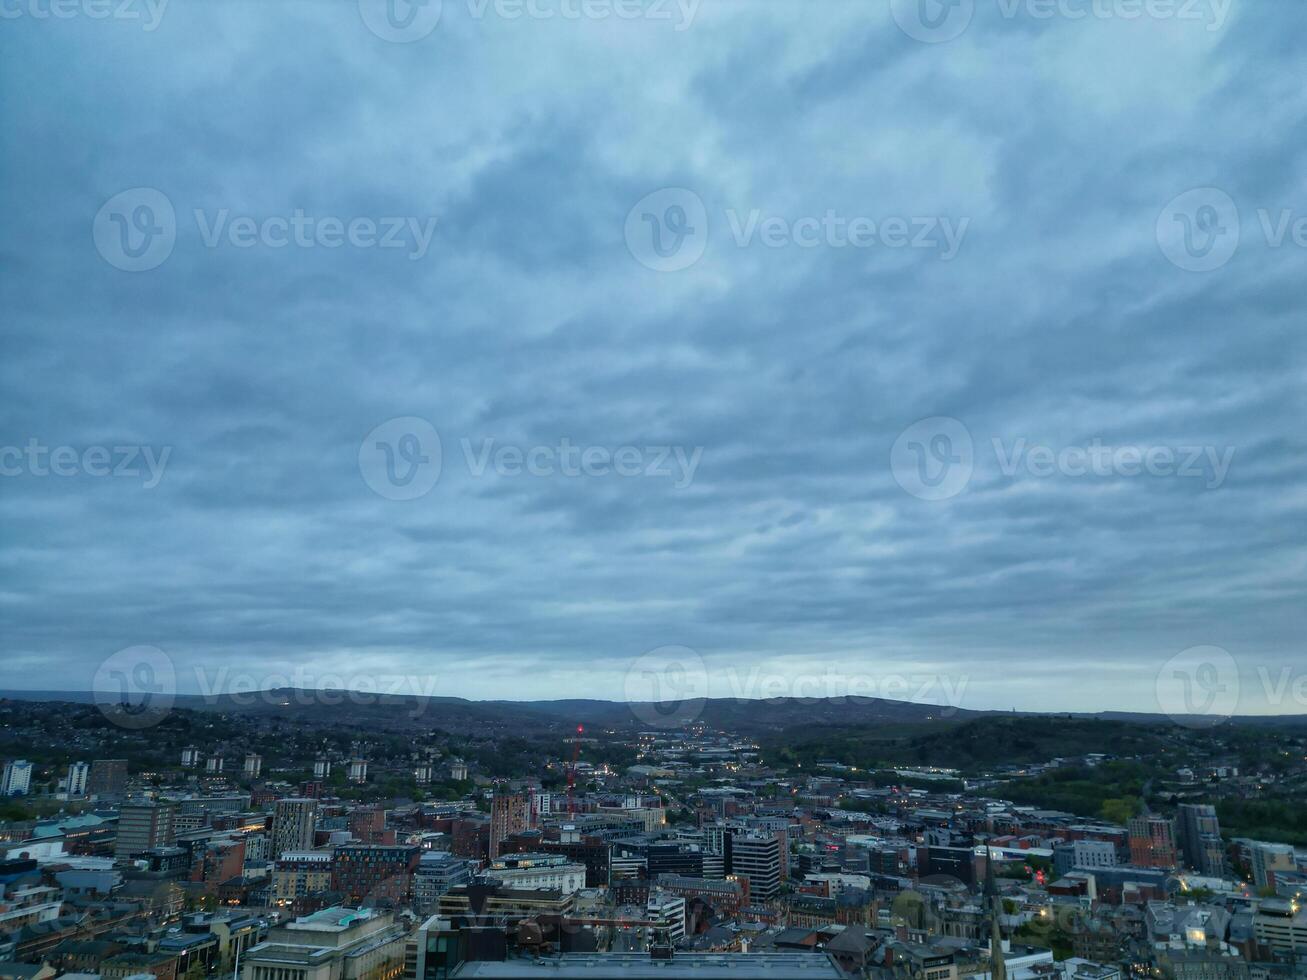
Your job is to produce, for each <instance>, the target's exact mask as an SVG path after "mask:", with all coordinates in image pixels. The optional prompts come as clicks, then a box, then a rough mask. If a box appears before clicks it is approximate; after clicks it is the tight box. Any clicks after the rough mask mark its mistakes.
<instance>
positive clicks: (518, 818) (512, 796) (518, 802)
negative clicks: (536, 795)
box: [490, 793, 530, 861]
mask: <svg viewBox="0 0 1307 980" xmlns="http://www.w3.org/2000/svg"><path fill="white" fill-rule="evenodd" d="M529 818H530V813H529V809H528V807H527V801H526V797H525V796H523V795H522V794H521V793H496V794H495V796H494V799H493V800H491V802H490V860H492V861H493V860H495V858H497V857H499V855H500V847H501V845H502V844H503V842H504V838H505V837H508V836H509V835H510V834H520V833H521V832H522V831H524V830H526V829H527V825H528V821H529Z"/></svg>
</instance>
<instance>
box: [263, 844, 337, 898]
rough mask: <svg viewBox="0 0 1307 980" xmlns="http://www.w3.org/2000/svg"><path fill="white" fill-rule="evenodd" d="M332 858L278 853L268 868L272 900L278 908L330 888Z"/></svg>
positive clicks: (320, 853)
mask: <svg viewBox="0 0 1307 980" xmlns="http://www.w3.org/2000/svg"><path fill="white" fill-rule="evenodd" d="M332 859H333V854H332V852H331V851H330V850H321V851H295V850H288V851H282V852H281V853H280V854H279V855H278V856H277V857H276V858H275V859H274V860H273V865H272V900H273V902H274V903H276V904H277V905H280V906H287V905H293V904H294V903H295V901H296V899H300V898H304V897H306V896H308V895H313V894H317V893H319V892H325V891H327V890H329V889H330V888H331V878H332V872H333V870H334V869H333V866H332Z"/></svg>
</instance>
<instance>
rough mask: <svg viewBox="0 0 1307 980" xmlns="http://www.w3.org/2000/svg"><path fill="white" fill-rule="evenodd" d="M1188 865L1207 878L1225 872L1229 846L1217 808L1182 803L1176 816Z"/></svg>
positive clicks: (1202, 804)
mask: <svg viewBox="0 0 1307 980" xmlns="http://www.w3.org/2000/svg"><path fill="white" fill-rule="evenodd" d="M1176 823H1177V830H1178V831H1179V835H1180V847H1181V850H1182V852H1183V854H1184V860H1185V864H1187V865H1189V867H1191V868H1193V869H1194V870H1195V871H1199V872H1201V873H1202V874H1205V875H1213V876H1217V877H1219V876H1220V875H1221V874H1222V873H1223V872H1224V871H1225V845H1224V843H1222V841H1221V823H1220V821H1219V820H1217V818H1216V807H1214V806H1211V805H1210V804H1207V803H1181V804H1180V809H1179V813H1178V814H1177V817H1176Z"/></svg>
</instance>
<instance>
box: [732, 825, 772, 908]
mask: <svg viewBox="0 0 1307 980" xmlns="http://www.w3.org/2000/svg"><path fill="white" fill-rule="evenodd" d="M730 873H731V874H733V875H738V876H742V877H745V878H748V879H749V894H750V896H751V897H752V898H753V900H754V901H760V902H765V901H767V900H768V899H772V898H775V897H776V895H777V894H778V893H779V892H780V890H781V842H780V839H779V838H778V837H777V836H776V835H775V834H736V835H735V837H734V839H733V840H732V841H731V868H730Z"/></svg>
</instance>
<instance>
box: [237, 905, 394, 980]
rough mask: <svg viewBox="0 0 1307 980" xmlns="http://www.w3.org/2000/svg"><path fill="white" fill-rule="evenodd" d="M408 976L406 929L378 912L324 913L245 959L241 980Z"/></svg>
mask: <svg viewBox="0 0 1307 980" xmlns="http://www.w3.org/2000/svg"><path fill="white" fill-rule="evenodd" d="M403 970H404V928H403V927H402V926H399V925H396V924H395V921H394V916H393V915H392V914H391V913H390V912H383V911H380V910H378V909H351V908H340V907H332V908H326V909H322V910H321V911H319V912H314V913H313V914H312V915H307V916H304V917H302V918H298V919H295V920H294V921H292V922H288V923H286V924H285V925H281V926H277V927H275V928H273V929H271V930H269V932H268V938H267V939H266V940H264V941H263V942H261V943H259V944H258V945H257V946H253V947H251V948H250V949H249V950H247V951H246V953H245V955H244V956H242V957H241V978H242V980H395V978H398V977H400V976H401V975H402V974H403Z"/></svg>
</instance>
